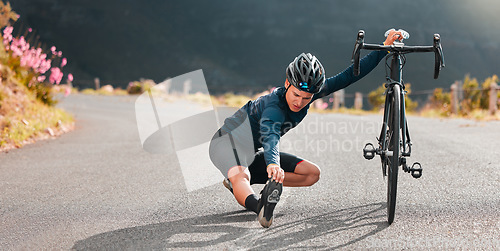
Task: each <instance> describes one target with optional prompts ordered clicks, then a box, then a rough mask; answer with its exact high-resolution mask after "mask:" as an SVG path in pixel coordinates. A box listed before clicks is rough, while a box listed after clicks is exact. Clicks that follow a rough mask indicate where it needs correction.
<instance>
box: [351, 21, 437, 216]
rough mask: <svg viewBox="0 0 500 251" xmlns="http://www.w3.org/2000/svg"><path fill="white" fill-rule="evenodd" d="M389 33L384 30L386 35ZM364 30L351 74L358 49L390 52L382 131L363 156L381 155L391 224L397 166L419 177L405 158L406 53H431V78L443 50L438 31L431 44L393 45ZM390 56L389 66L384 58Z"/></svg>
mask: <svg viewBox="0 0 500 251" xmlns="http://www.w3.org/2000/svg"><path fill="white" fill-rule="evenodd" d="M400 31H401V33H402V35H403V39H408V38H409V33H408V32H406V31H404V30H400ZM388 34H389V31H387V32H386V34H385V36H387V35H388ZM364 37H365V32H364V31H363V30H360V31H359V32H358V37H357V39H356V44H355V46H354V51H353V56H352V60H353V64H354V65H353V68H354V75H356V76H357V75H359V73H360V69H359V60H360V51H361V50H362V49H365V50H379V51H389V54H388V55H387V56H386V59H385V60H386V79H387V82H388V83H386V84H385V87H386V91H385V108H384V119H383V125H382V130H381V132H380V136H379V138H377V141H378V148H375V147H374V146H373V144H371V143H367V144H366V145H365V147H364V148H363V156H364V158H365V159H367V160H370V159H373V158H374V157H375V154H376V155H379V156H380V159H381V162H382V173H383V176H384V178H385V177H386V176H387V221H388V223H389V225H390V224H392V222H393V221H394V214H395V209H396V193H397V183H398V169H399V166H402V169H403V171H405V172H407V173H411V175H412V176H413V177H414V178H420V177H421V176H422V170H423V169H422V165H421V164H420V163H419V162H415V163H413V165H412V166H411V167H409V166H408V165H407V163H406V158H407V157H410V155H411V146H412V143H411V140H410V132H409V130H408V123H407V120H406V111H405V102H404V101H405V94H406V91H405V83H404V81H403V78H402V73H403V67H404V65H405V62H406V57H405V54H408V53H412V52H434V55H435V60H434V61H435V63H434V79H437V78H438V77H439V72H440V70H441V68H443V67H444V66H445V64H444V58H443V50H442V47H441V39H440V36H439V34H434V43H433V45H431V46H407V45H405V44H404V43H403V42H402V40H403V39H400V41H401V42H394V44H393V45H378V44H366V43H364ZM389 58H390V59H391V64H390V66H389V65H388V64H387V61H388V60H389ZM387 68H389V69H390V74H387Z"/></svg>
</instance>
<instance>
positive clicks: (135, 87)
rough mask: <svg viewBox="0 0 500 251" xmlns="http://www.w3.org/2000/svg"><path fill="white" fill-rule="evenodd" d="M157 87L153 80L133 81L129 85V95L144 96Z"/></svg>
mask: <svg viewBox="0 0 500 251" xmlns="http://www.w3.org/2000/svg"><path fill="white" fill-rule="evenodd" d="M155 85H156V83H155V82H154V81H153V80H151V79H141V80H140V81H133V82H130V83H129V84H128V86H127V93H128V94H132V95H134V94H142V93H143V92H145V91H147V90H149V89H151V88H152V87H153V86H155Z"/></svg>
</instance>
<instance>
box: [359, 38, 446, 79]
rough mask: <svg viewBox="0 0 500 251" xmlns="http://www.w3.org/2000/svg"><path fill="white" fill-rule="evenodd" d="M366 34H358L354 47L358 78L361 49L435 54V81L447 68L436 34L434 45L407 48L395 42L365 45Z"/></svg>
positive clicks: (439, 39)
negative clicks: (442, 70)
mask: <svg viewBox="0 0 500 251" xmlns="http://www.w3.org/2000/svg"><path fill="white" fill-rule="evenodd" d="M364 40H365V32H364V31H363V30H360V31H359V32H358V38H357V39H356V44H355V45H354V51H353V53H352V61H353V68H354V69H353V70H354V75H355V76H358V75H359V73H360V69H359V60H360V52H361V49H365V50H373V51H389V52H395V53H398V54H404V53H411V52H434V79H437V78H438V77H439V72H440V71H441V68H443V67H444V66H445V64H444V56H443V49H442V47H441V37H440V36H439V34H434V43H433V45H429V46H407V45H404V44H403V43H398V42H394V44H393V45H379V44H365V42H364Z"/></svg>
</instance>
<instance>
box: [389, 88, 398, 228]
mask: <svg viewBox="0 0 500 251" xmlns="http://www.w3.org/2000/svg"><path fill="white" fill-rule="evenodd" d="M399 88H400V87H399V85H394V86H393V89H392V97H391V98H392V104H391V113H390V114H391V117H392V121H391V123H390V124H389V133H390V135H391V142H390V143H389V150H392V156H390V157H389V158H388V160H389V166H388V167H389V168H388V175H387V222H388V223H389V225H390V224H392V222H393V221H394V215H395V211H396V195H397V188H398V169H399V152H400V149H401V147H400V143H399V139H400V131H401V130H400V122H401V119H400V114H401V113H400V112H401V111H400V109H401V104H400V97H401V96H400V93H401V90H400V89H399Z"/></svg>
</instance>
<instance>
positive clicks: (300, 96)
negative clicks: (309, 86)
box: [285, 81, 313, 112]
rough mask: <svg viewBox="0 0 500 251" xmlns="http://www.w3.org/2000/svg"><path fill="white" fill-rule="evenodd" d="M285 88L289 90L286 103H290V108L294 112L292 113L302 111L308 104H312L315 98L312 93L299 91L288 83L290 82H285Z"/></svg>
mask: <svg viewBox="0 0 500 251" xmlns="http://www.w3.org/2000/svg"><path fill="white" fill-rule="evenodd" d="M285 87H286V88H288V91H287V92H286V95H285V98H286V102H287V103H288V107H290V110H292V112H298V111H300V110H302V108H304V107H305V106H306V105H307V104H309V102H311V99H312V96H313V94H312V93H308V92H305V91H301V90H299V89H297V87H295V86H293V85H291V84H290V83H288V81H286V82H285Z"/></svg>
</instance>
